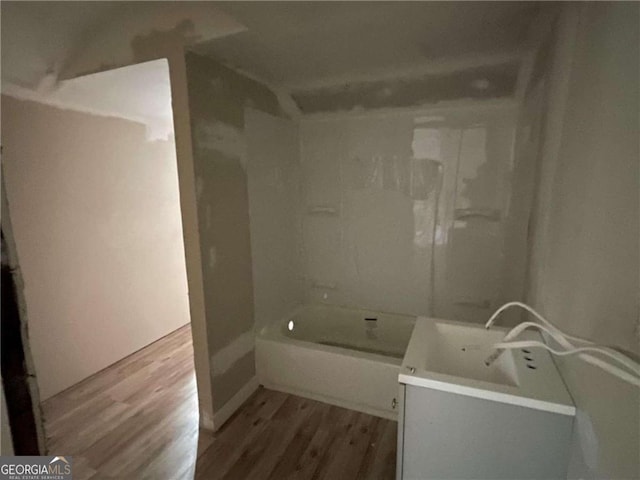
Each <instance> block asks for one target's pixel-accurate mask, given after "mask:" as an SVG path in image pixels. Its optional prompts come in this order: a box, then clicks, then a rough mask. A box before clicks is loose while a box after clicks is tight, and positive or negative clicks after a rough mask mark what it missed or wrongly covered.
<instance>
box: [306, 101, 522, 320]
mask: <svg viewBox="0 0 640 480" xmlns="http://www.w3.org/2000/svg"><path fill="white" fill-rule="evenodd" d="M514 118H515V110H514V108H513V106H512V105H510V104H508V103H504V102H503V103H500V102H498V103H496V104H494V105H493V106H491V104H489V105H484V106H479V105H474V104H470V105H469V106H465V107H457V108H434V109H429V110H422V111H402V110H397V111H387V112H371V113H364V114H354V115H343V116H339V115H338V116H325V117H318V118H314V117H307V118H304V119H303V120H302V122H301V126H300V145H301V147H300V148H301V166H302V188H303V191H304V204H303V206H304V210H303V211H302V212H301V213H302V214H303V225H304V237H303V242H304V256H305V270H304V274H305V277H306V287H307V299H308V300H309V301H312V302H317V301H319V302H328V303H333V304H338V305H347V306H355V307H366V308H370V309H378V310H381V311H387V312H397V313H406V314H434V315H437V316H442V317H447V318H457V319H460V320H468V321H484V320H485V319H486V318H488V316H489V315H490V314H491V310H492V309H493V308H496V307H497V306H499V304H500V303H501V302H503V301H505V300H506V299H507V298H513V295H514V294H513V293H512V292H513V291H515V292H516V295H518V294H520V293H521V291H522V290H521V288H520V289H518V285H520V287H521V286H522V279H523V277H524V270H523V266H522V265H518V268H519V269H520V270H519V272H515V273H514V272H512V271H511V270H513V269H512V267H511V265H512V263H511V262H510V257H509V256H508V255H514V254H516V253H518V252H520V253H521V252H522V247H523V246H524V244H525V243H524V241H523V236H522V235H515V234H513V233H512V232H509V229H510V228H520V229H522V228H523V225H521V224H516V223H514V222H511V221H509V219H510V217H511V216H512V215H514V214H519V213H520V212H515V211H514V212H512V207H511V204H512V196H514V195H519V194H520V192H521V191H522V188H521V185H516V184H513V182H512V170H513V158H512V148H513V142H514V128H513V124H514ZM518 180H519V181H521V182H531V179H530V178H529V179H527V178H524V179H523V178H519V179H518ZM525 190H526V189H525ZM527 192H528V190H527ZM524 227H526V225H524ZM508 233H509V235H507V234H508ZM511 239H515V240H514V241H517V242H520V243H521V244H522V247H520V248H518V247H517V246H516V247H513V248H511V247H510V248H507V242H509V241H511ZM507 278H509V279H514V278H516V280H515V281H511V282H507V281H506V279H507ZM518 278H519V279H520V283H518V280H517V279H518Z"/></svg>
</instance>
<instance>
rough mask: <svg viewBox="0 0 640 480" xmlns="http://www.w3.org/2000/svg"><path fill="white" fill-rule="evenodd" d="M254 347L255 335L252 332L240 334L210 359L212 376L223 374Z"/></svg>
mask: <svg viewBox="0 0 640 480" xmlns="http://www.w3.org/2000/svg"><path fill="white" fill-rule="evenodd" d="M254 347H255V335H254V332H253V330H250V331H248V332H245V333H243V334H241V335H240V336H239V337H237V338H235V339H234V340H233V341H232V342H231V343H230V344H229V345H227V346H225V347H223V348H221V349H220V350H218V352H217V353H216V354H215V355H213V356H212V357H211V366H212V369H213V376H214V377H216V376H218V375H223V374H225V373H226V372H227V371H228V370H229V369H230V368H231V367H233V365H234V364H235V363H236V362H237V361H238V360H240V359H241V358H243V357H244V356H245V355H247V354H249V353H250V352H251V351H252V350H253V349H254Z"/></svg>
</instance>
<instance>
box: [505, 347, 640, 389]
mask: <svg viewBox="0 0 640 480" xmlns="http://www.w3.org/2000/svg"><path fill="white" fill-rule="evenodd" d="M494 346H495V347H496V348H499V349H502V350H506V349H514V348H544V349H545V350H548V351H549V352H551V353H553V354H554V355H558V356H566V355H575V354H576V353H580V354H581V355H580V358H581V359H582V360H584V361H585V362H587V363H590V364H592V365H594V366H597V367H600V368H602V369H603V370H605V371H606V372H609V373H610V374H612V375H615V376H616V377H618V378H620V379H621V380H624V381H625V382H629V383H631V384H632V385H635V386H636V387H640V377H636V376H634V375H631V374H629V373H627V372H625V371H624V370H622V369H620V368H618V367H616V366H615V365H611V364H609V363H607V362H604V361H602V360H600V359H598V358H596V357H594V356H593V355H585V354H583V353H582V352H597V353H602V354H607V353H606V352H605V351H603V350H602V349H600V348H598V347H580V348H574V349H572V350H555V349H553V348H551V347H550V346H549V345H546V344H545V343H542V342H538V341H537V340H523V341H519V342H501V343H496V344H495V345H494ZM639 375H640V373H639Z"/></svg>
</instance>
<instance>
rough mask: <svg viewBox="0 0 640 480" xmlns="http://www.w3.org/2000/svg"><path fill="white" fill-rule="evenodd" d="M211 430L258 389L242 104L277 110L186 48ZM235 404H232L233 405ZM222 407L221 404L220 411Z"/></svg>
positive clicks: (254, 88)
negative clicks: (212, 410) (206, 341)
mask: <svg viewBox="0 0 640 480" xmlns="http://www.w3.org/2000/svg"><path fill="white" fill-rule="evenodd" d="M186 68H187V78H188V92H189V107H190V113H191V131H192V142H193V156H194V171H195V177H196V196H197V203H198V224H199V230H200V248H201V258H202V272H203V284H204V291H205V311H206V325H207V338H208V343H209V353H210V355H211V384H212V393H213V407H214V418H213V421H214V428H219V427H220V425H221V424H222V423H223V422H224V420H226V418H227V417H228V416H229V415H230V414H231V413H233V408H229V405H235V406H239V404H240V403H242V400H243V399H244V398H245V397H248V395H249V394H250V393H251V391H252V388H255V387H256V386H257V383H256V381H255V356H254V340H253V329H254V306H253V301H254V298H253V280H252V262H251V243H250V234H249V200H248V193H247V154H246V148H247V145H246V136H245V107H248V106H250V107H253V108H255V109H257V110H260V111H263V112H266V113H270V114H272V115H280V114H281V109H280V106H279V103H278V99H277V97H276V95H275V94H274V93H273V92H271V91H270V90H269V89H268V88H267V87H265V86H264V85H262V84H260V83H258V82H256V81H254V80H251V79H249V78H247V77H245V76H243V75H241V74H239V73H236V72H234V71H233V70H230V69H228V68H226V67H224V66H222V65H221V64H219V63H217V62H216V61H214V60H212V59H210V58H207V57H203V56H200V55H197V54H194V53H187V55H186ZM236 404H237V405H236ZM225 406H226V408H225Z"/></svg>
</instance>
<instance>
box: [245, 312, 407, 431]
mask: <svg viewBox="0 0 640 480" xmlns="http://www.w3.org/2000/svg"><path fill="white" fill-rule="evenodd" d="M367 319H369V320H367ZM414 324H415V317H410V316H404V315H392V314H386V313H378V312H372V311H367V310H355V309H348V308H340V307H332V306H326V305H305V306H302V307H300V308H298V309H296V310H295V311H294V312H292V313H291V314H290V315H289V316H287V317H286V318H285V319H283V320H282V321H281V322H279V323H276V324H273V325H269V326H267V327H265V328H263V329H262V331H261V332H259V335H258V336H257V338H256V369H257V373H258V380H259V382H260V383H261V384H262V385H264V386H265V387H266V388H270V389H274V390H281V391H284V392H288V393H293V394H295V395H300V396H304V397H309V398H312V399H315V400H320V401H323V402H327V403H331V404H334V405H338V406H341V407H346V408H350V409H353V410H358V411H361V412H365V413H368V414H372V415H377V416H380V417H384V418H389V419H396V418H397V407H396V402H397V398H398V374H399V372H400V365H401V364H402V359H403V357H404V354H405V351H406V349H407V345H408V343H409V338H410V337H411V332H412V331H413V327H414Z"/></svg>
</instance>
